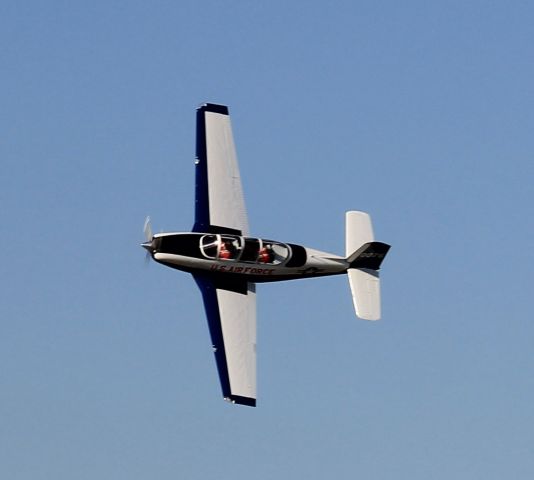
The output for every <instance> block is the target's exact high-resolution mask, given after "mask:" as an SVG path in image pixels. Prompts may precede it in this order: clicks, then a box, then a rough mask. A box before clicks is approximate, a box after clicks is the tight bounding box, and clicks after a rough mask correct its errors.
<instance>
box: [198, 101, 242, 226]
mask: <svg viewBox="0 0 534 480" xmlns="http://www.w3.org/2000/svg"><path fill="white" fill-rule="evenodd" d="M195 197H196V198H195V225H194V226H193V231H195V232H213V233H216V232H223V231H226V232H234V233H238V234H242V235H248V219H247V212H246V208H245V201H244V198H243V188H242V186H241V177H240V174H239V165H238V163H237V155H236V151H235V145H234V139H233V135H232V125H231V122H230V116H229V114H228V107H226V106H224V105H215V104H211V103H207V104H205V105H202V106H201V107H199V108H198V109H197V145H196V191H195Z"/></svg>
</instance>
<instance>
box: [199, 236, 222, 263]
mask: <svg viewBox="0 0 534 480" xmlns="http://www.w3.org/2000/svg"><path fill="white" fill-rule="evenodd" d="M200 245H201V249H202V252H203V253H204V255H206V257H208V258H216V257H217V252H218V250H219V240H218V238H217V235H204V236H203V237H202V240H201V242H200Z"/></svg>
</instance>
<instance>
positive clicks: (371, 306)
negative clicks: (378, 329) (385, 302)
mask: <svg viewBox="0 0 534 480" xmlns="http://www.w3.org/2000/svg"><path fill="white" fill-rule="evenodd" d="M347 275H348V276H349V284H350V290H351V292H352V301H353V302H354V308H355V310H356V315H358V317H360V318H361V319H363V320H380V278H379V276H378V272H377V271H375V270H368V269H360V268H349V269H348V270H347Z"/></svg>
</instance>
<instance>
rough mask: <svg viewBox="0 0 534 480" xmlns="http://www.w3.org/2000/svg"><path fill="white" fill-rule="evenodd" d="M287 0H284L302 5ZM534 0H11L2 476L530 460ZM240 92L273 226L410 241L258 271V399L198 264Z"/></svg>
mask: <svg viewBox="0 0 534 480" xmlns="http://www.w3.org/2000/svg"><path fill="white" fill-rule="evenodd" d="M288 3H289V4H288ZM533 16H534V7H533V6H532V5H531V4H530V2H523V1H512V2H504V1H494V2H482V1H469V2H465V1H445V2H423V1H408V2H387V1H380V2H349V1H346V2H345V1H340V2H334V4H331V5H327V4H326V3H324V2H301V1H296V2H279V1H272V2H268V3H266V2H263V3H259V2H215V1H205V2H196V1H182V2H150V3H147V2H98V1H97V2H91V4H88V3H87V2H60V1H53V2H46V3H43V2H24V3H21V2H11V1H6V2H3V4H2V6H1V7H0V45H2V46H1V65H2V75H1V76H0V92H1V93H0V98H1V105H2V112H3V115H1V116H0V132H1V142H0V158H1V164H0V165H1V175H0V201H1V205H2V208H1V209H0V221H1V223H0V224H1V225H2V235H1V238H2V249H1V251H2V253H1V255H2V266H3V268H2V271H3V274H2V276H1V277H0V283H1V285H0V286H1V288H0V364H1V365H2V367H1V368H0V419H1V420H0V422H1V423H0V474H1V476H2V478H10V479H14V480H15V479H16V480H26V479H32V480H35V479H50V478H54V479H56V480H62V479H69V480H70V479H72V478H73V477H75V478H78V479H82V480H83V479H93V478H101V479H117V478H128V479H130V480H136V479H144V478H158V479H171V478H173V479H174V478H189V479H204V478H208V477H209V476H213V477H215V476H217V478H220V479H236V478H255V479H271V478H276V477H278V478H289V477H291V478H317V479H319V478H325V477H327V476H331V475H335V476H337V477H338V478H371V479H393V478H395V479H398V478H410V479H425V480H427V479H438V480H441V479H449V478H456V479H472V478H485V479H486V480H489V479H502V478H514V479H530V478H532V476H533V475H534V409H533V407H532V398H533V396H534V375H533V367H534V365H533V363H534V361H533V360H534V358H533V357H534V354H533V349H532V345H533V342H534V326H533V323H532V317H531V316H530V315H531V311H532V309H531V307H530V303H529V301H530V300H531V297H532V281H531V277H532V271H533V269H534V259H533V256H532V254H531V251H530V241H531V240H532V238H533V237H534V225H533V222H532V214H533V208H532V204H533V200H534V199H533V197H534V195H533V193H532V178H534V166H533V165H534V163H533V152H534V140H533V136H532V132H533V131H534V118H533V117H534V113H533V112H534V87H533V82H532V78H533V76H534V64H533V63H532V58H533V54H534V52H533V47H532V45H534V31H533V29H532V24H533ZM205 101H210V102H217V103H223V104H227V105H229V107H230V112H231V115H232V121H233V127H234V135H235V140H236V145H237V150H238V156H239V160H240V164H241V174H242V178H243V181H244V190H245V196H246V200H247V205H248V212H249V218H250V224H251V229H252V231H253V232H255V233H256V234H257V235H258V236H262V235H263V236H268V237H271V238H275V239H279V240H282V241H290V242H296V243H302V244H304V245H307V246H310V247H315V248H318V249H321V250H326V251H331V252H334V253H342V252H343V251H344V244H343V243H344V223H343V222H344V212H345V211H346V210H350V209H361V210H365V211H368V212H370V213H371V215H372V218H373V221H374V226H375V234H376V236H377V238H378V239H380V240H382V241H385V242H388V243H390V244H392V246H393V248H392V250H391V252H390V254H389V256H388V258H387V260H386V262H385V263H384V265H383V274H382V279H383V280H382V294H383V320H382V321H380V322H378V323H367V322H363V321H358V320H356V319H355V316H354V312H353V307H352V304H351V299H350V293H349V288H348V284H347V281H346V279H345V278H341V277H339V278H337V277H335V278H329V279H318V280H305V281H301V282H287V283H278V284H273V285H266V286H260V287H259V288H258V358H259V364H258V383H259V386H258V392H259V399H258V407H257V408H256V409H251V408H246V407H238V406H233V405H229V404H227V403H226V402H223V401H222V399H221V398H220V391H219V384H218V379H217V374H216V369H215V362H214V359H213V357H212V353H211V347H210V341H209V335H208V329H207V325H206V321H205V319H204V312H203V307H202V303H201V298H200V294H199V293H198V291H197V287H196V285H195V284H194V282H193V281H192V280H191V278H190V277H189V275H186V274H181V273H178V272H174V271H170V270H168V269H165V268H163V267H161V266H159V265H156V264H152V265H150V266H149V268H145V266H144V261H143V257H144V251H143V250H142V249H141V248H140V246H139V243H140V242H141V241H142V240H143V236H142V226H143V221H144V218H145V216H146V215H147V214H150V215H151V217H152V219H153V226H154V229H155V230H156V231H159V230H160V229H161V230H189V229H190V227H191V225H192V222H193V173H194V170H193V169H194V165H193V159H194V135H195V132H194V127H195V122H194V113H195V108H196V106H197V105H198V104H200V103H203V102H205Z"/></svg>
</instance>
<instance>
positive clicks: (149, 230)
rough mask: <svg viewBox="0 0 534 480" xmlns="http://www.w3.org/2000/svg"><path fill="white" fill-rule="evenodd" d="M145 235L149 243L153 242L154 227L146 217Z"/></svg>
mask: <svg viewBox="0 0 534 480" xmlns="http://www.w3.org/2000/svg"><path fill="white" fill-rule="evenodd" d="M143 233H144V234H145V238H146V241H147V242H151V241H152V225H150V217H146V219H145V225H144V226H143Z"/></svg>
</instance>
